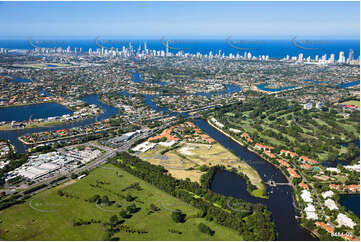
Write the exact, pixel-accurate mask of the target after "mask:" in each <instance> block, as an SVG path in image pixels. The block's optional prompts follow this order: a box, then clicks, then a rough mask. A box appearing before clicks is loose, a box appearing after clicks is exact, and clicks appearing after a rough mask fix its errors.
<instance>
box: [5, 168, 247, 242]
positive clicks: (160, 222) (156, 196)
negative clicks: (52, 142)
mask: <svg viewBox="0 0 361 242" xmlns="http://www.w3.org/2000/svg"><path fill="white" fill-rule="evenodd" d="M104 167H105V168H108V169H104V168H97V169H95V170H93V171H92V172H90V174H89V175H88V176H87V177H85V178H83V179H82V180H73V184H63V185H60V186H58V187H55V188H52V189H50V190H47V191H44V192H41V193H39V194H37V195H35V196H33V197H32V198H30V199H28V200H27V201H26V202H25V203H23V204H20V205H15V206H13V207H11V208H8V209H6V210H4V211H1V212H0V220H1V223H0V239H1V240H103V239H104V236H105V228H104V226H103V223H104V222H109V218H110V217H111V216H113V215H118V217H119V211H120V209H122V208H126V207H127V206H128V205H130V204H132V203H133V202H127V201H126V200H125V199H123V198H119V197H118V196H116V195H115V194H114V193H120V194H122V195H127V194H130V195H132V196H133V197H137V199H136V202H135V204H136V205H137V207H140V208H141V210H140V211H139V212H137V213H135V214H134V215H133V216H132V217H131V218H129V219H125V222H124V225H127V226H129V227H131V228H133V229H138V230H145V231H147V232H148V233H145V234H137V233H134V234H132V233H127V232H125V231H120V232H118V233H116V234H114V235H113V237H118V238H119V239H120V240H242V237H241V236H240V235H238V233H237V232H236V231H234V230H231V229H229V228H226V227H223V226H220V225H217V224H216V223H214V222H210V221H206V220H205V219H204V218H189V219H187V220H186V222H185V223H175V222H174V221H173V220H172V218H171V213H172V210H174V209H181V210H182V211H183V212H184V213H186V214H187V218H188V217H189V216H191V215H196V214H197V212H198V210H197V209H196V208H193V207H191V206H190V205H188V204H186V203H184V202H182V201H180V200H178V199H176V198H174V197H172V196H170V195H168V194H166V193H165V192H163V191H160V190H159V189H157V188H156V187H154V186H152V185H150V184H148V183H146V182H144V181H142V180H140V179H139V178H136V177H134V176H132V175H130V174H129V173H127V172H125V171H123V170H121V169H120V168H117V167H115V166H112V165H106V166H104ZM117 172H118V175H119V176H118V175H117ZM97 181H102V182H104V183H105V184H101V185H100V186H101V188H98V187H92V186H90V184H93V185H95V184H97ZM135 182H138V183H139V185H140V187H141V188H142V189H143V190H141V191H137V190H136V189H129V190H127V191H122V189H123V188H126V187H128V186H129V185H131V184H133V183H135ZM103 188H105V189H106V190H104V189H103ZM58 190H62V191H63V192H65V193H66V194H71V195H73V196H74V197H78V198H70V197H65V196H59V195H58V194H57V191H58ZM95 194H99V195H100V196H103V195H107V196H108V197H109V199H110V200H111V201H115V202H116V203H118V204H120V205H121V207H120V208H119V207H117V206H115V205H111V206H107V207H104V205H98V207H97V205H96V204H95V203H90V202H86V201H84V200H85V199H89V198H90V197H92V196H93V195H95ZM150 204H154V205H156V206H157V207H159V208H160V211H158V212H154V213H151V214H149V215H148V211H149V207H150ZM74 219H75V220H77V219H83V220H91V219H95V220H101V223H95V224H91V225H82V226H76V227H73V225H72V221H73V220H74ZM200 222H202V223H204V224H206V225H208V226H210V228H211V229H213V230H214V231H215V234H214V235H213V236H210V235H207V234H204V233H201V232H200V231H199V230H198V227H197V225H198V224H199V223H200ZM169 229H175V230H177V231H181V232H182V234H176V233H171V232H169Z"/></svg>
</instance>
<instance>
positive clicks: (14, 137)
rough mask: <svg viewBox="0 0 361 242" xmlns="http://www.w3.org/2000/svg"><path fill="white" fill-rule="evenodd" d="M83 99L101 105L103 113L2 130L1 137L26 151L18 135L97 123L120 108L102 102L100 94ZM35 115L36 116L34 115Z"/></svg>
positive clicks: (21, 150) (20, 150) (57, 111)
mask: <svg viewBox="0 0 361 242" xmlns="http://www.w3.org/2000/svg"><path fill="white" fill-rule="evenodd" d="M81 100H83V101H84V102H86V103H88V104H95V105H97V106H98V107H100V108H101V109H102V110H103V113H101V114H99V115H98V116H97V117H95V118H91V119H87V120H83V121H79V122H72V123H66V124H62V125H58V126H52V127H42V128H34V129H17V130H7V131H0V139H4V140H10V142H11V143H12V144H13V145H14V146H15V148H16V151H17V152H20V153H25V152H26V145H24V144H23V143H21V142H20V141H19V140H18V137H20V136H23V135H30V134H32V133H38V132H45V131H53V130H58V129H64V128H73V127H80V126H85V125H89V124H92V123H95V122H97V121H101V120H104V119H107V118H110V117H111V116H114V115H116V114H117V113H118V108H115V107H112V106H109V105H107V104H104V103H102V102H100V101H99V99H98V95H89V96H84V97H83V98H81ZM42 105H43V104H42ZM59 105H60V104H59ZM60 106H61V105H60ZM61 107H63V106H61ZM58 108H59V107H58ZM38 109H39V108H38ZM0 111H1V109H0ZM32 111H33V113H36V112H37V110H36V109H34V110H32ZM40 111H41V109H40ZM60 111H61V110H59V109H56V110H54V112H56V113H57V114H59V113H60ZM33 117H35V116H33ZM48 117H50V116H48Z"/></svg>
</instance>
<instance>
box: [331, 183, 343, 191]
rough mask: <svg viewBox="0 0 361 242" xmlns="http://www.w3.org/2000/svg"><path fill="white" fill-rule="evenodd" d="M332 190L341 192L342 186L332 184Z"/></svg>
mask: <svg viewBox="0 0 361 242" xmlns="http://www.w3.org/2000/svg"><path fill="white" fill-rule="evenodd" d="M330 188H331V189H334V190H339V191H340V190H341V185H340V184H330Z"/></svg>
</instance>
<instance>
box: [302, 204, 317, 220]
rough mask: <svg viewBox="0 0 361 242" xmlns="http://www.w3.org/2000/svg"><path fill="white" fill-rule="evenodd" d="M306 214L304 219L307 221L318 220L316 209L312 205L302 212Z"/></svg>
mask: <svg viewBox="0 0 361 242" xmlns="http://www.w3.org/2000/svg"><path fill="white" fill-rule="evenodd" d="M304 211H305V212H306V218H307V219H309V220H316V219H318V215H317V213H316V208H315V206H313V205H312V204H308V206H307V207H306V208H305V210H304Z"/></svg>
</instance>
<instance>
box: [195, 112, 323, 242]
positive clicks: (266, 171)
mask: <svg viewBox="0 0 361 242" xmlns="http://www.w3.org/2000/svg"><path fill="white" fill-rule="evenodd" d="M195 124H196V125H197V126H198V127H199V128H201V129H202V130H204V131H205V132H206V133H207V134H208V135H209V136H211V137H212V138H213V139H215V140H216V141H217V142H218V143H220V144H221V145H223V146H224V147H225V148H226V149H228V150H231V151H233V152H234V153H235V154H236V155H237V156H238V157H239V158H240V159H242V160H244V161H245V162H247V163H248V164H249V165H250V166H252V167H253V168H255V169H256V170H257V172H258V173H259V174H260V176H261V177H262V179H263V181H265V182H266V181H268V180H269V179H272V180H274V181H275V182H277V183H285V182H287V180H286V178H285V177H284V176H283V174H282V173H281V171H280V170H279V169H277V168H276V167H274V166H273V165H271V164H270V163H268V162H267V161H265V160H263V159H262V158H260V157H259V156H258V155H256V154H255V153H253V152H250V151H249V150H247V149H246V148H244V147H242V146H241V145H239V144H238V143H236V142H235V141H233V140H232V139H230V138H228V137H227V136H225V135H224V134H222V133H221V132H219V131H218V130H216V129H215V128H213V127H212V126H210V125H209V124H208V123H207V122H206V121H205V120H203V119H197V120H196V121H195ZM242 180H243V179H242V178H241V177H240V176H235V175H232V174H231V173H229V172H225V173H223V174H216V175H215V177H214V179H213V182H212V184H211V189H213V191H215V192H218V193H220V194H223V195H225V196H233V197H235V198H241V199H244V200H246V201H249V202H253V203H255V202H256V203H257V202H260V203H262V204H265V205H266V206H267V208H268V209H269V210H270V211H271V212H272V217H273V221H274V222H275V225H276V231H277V233H278V240H316V239H315V238H314V237H312V236H311V235H310V234H309V233H308V232H307V231H305V230H304V229H302V228H301V227H300V226H299V224H298V222H297V220H296V218H295V216H296V213H295V208H294V206H293V197H292V194H293V190H292V187H290V186H277V187H267V192H268V196H269V198H268V199H259V198H254V197H252V196H250V195H249V194H248V192H247V190H246V187H245V183H244V181H242Z"/></svg>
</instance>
